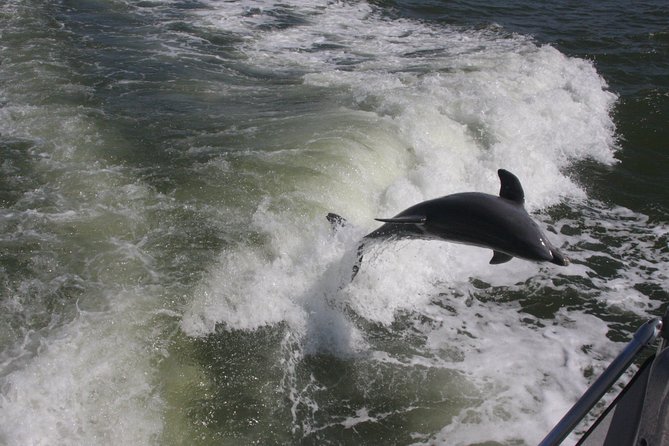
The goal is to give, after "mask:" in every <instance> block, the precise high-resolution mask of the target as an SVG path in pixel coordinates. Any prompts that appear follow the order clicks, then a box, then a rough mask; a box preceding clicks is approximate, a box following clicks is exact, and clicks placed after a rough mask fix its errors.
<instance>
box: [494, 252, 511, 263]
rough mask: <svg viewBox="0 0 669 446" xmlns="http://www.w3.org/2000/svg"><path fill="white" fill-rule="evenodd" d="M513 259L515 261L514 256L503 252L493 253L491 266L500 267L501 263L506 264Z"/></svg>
mask: <svg viewBox="0 0 669 446" xmlns="http://www.w3.org/2000/svg"><path fill="white" fill-rule="evenodd" d="M511 259H513V256H510V255H508V254H505V253H503V252H499V251H493V254H492V259H490V264H491V265H499V264H500V263H506V262H508V261H509V260H511Z"/></svg>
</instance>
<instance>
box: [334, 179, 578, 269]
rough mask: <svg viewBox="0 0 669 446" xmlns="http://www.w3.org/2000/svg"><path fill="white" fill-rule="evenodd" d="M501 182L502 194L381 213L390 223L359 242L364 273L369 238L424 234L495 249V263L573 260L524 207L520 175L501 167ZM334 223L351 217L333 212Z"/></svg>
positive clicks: (563, 262) (420, 236) (470, 195)
mask: <svg viewBox="0 0 669 446" xmlns="http://www.w3.org/2000/svg"><path fill="white" fill-rule="evenodd" d="M497 174H498V175H499V179H500V181H501V187H500V191H499V197H497V196H494V195H489V194H483V193H479V192H465V193H459V194H453V195H446V196H445V197H441V198H436V199H434V200H428V201H424V202H422V203H418V204H416V205H414V206H411V207H410V208H408V209H406V210H404V211H402V212H400V213H399V214H397V215H396V216H394V217H393V218H377V219H376V220H378V221H381V222H383V223H385V224H384V225H383V226H381V227H380V228H378V229H376V230H375V231H373V232H371V233H369V234H367V235H366V236H365V237H364V238H363V241H362V243H361V245H360V246H359V247H358V257H359V258H358V262H357V263H358V264H357V265H355V266H354V267H353V277H355V275H356V274H357V272H358V269H359V264H360V262H361V261H362V253H363V249H364V246H365V242H366V241H367V240H374V239H388V238H390V239H401V238H411V239H424V240H443V241H447V242H455V243H464V244H467V245H474V246H480V247H483V248H490V249H492V250H493V256H492V259H491V260H490V263H491V264H500V263H504V262H508V261H509V260H511V259H512V258H513V257H518V258H521V259H525V260H532V261H536V262H551V263H554V264H556V265H561V266H566V265H568V264H569V260H568V259H567V258H566V257H565V256H563V255H562V253H561V252H560V251H559V250H558V249H557V248H555V247H554V246H553V245H552V244H551V243H550V241H549V240H548V239H547V238H546V236H545V235H544V234H543V232H542V231H541V229H539V227H538V226H537V224H536V223H535V222H534V221H533V220H532V218H531V217H530V216H529V214H528V213H527V211H525V208H524V206H523V204H524V202H525V193H524V192H523V187H522V186H521V184H520V181H519V180H518V178H516V176H515V175H513V174H512V173H511V172H508V171H506V170H504V169H499V170H498V171H497ZM328 220H329V221H330V223H332V224H333V225H341V224H343V223H344V222H345V220H343V218H342V217H339V216H337V215H336V214H329V215H328Z"/></svg>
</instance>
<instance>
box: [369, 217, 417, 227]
mask: <svg viewBox="0 0 669 446" xmlns="http://www.w3.org/2000/svg"><path fill="white" fill-rule="evenodd" d="M374 220H376V221H380V222H383V223H398V224H403V225H410V224H411V225H422V224H425V221H426V220H427V217H426V216H424V215H403V216H401V217H399V216H398V217H393V218H375V219H374Z"/></svg>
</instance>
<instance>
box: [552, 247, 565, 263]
mask: <svg viewBox="0 0 669 446" xmlns="http://www.w3.org/2000/svg"><path fill="white" fill-rule="evenodd" d="M551 254H553V260H551V261H550V262H551V263H555V264H556V265H560V266H567V265H569V258H568V257H566V256H564V255H563V254H562V253H561V252H560V251H558V250H557V249H555V248H553V249H552V250H551Z"/></svg>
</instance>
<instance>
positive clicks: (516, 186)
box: [497, 169, 525, 205]
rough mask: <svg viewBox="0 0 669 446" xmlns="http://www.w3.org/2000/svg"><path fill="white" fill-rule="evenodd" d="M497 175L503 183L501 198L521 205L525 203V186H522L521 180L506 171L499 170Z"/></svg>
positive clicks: (500, 189) (500, 192)
mask: <svg viewBox="0 0 669 446" xmlns="http://www.w3.org/2000/svg"><path fill="white" fill-rule="evenodd" d="M497 175H499V181H500V182H501V186H500V188H499V196H500V197H502V198H506V199H507V200H511V201H513V202H515V203H518V204H521V205H522V204H523V203H525V192H523V186H521V185H520V180H519V179H518V178H517V177H516V176H515V175H514V174H512V173H511V172H509V171H508V170H504V169H499V170H498V171H497Z"/></svg>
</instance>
